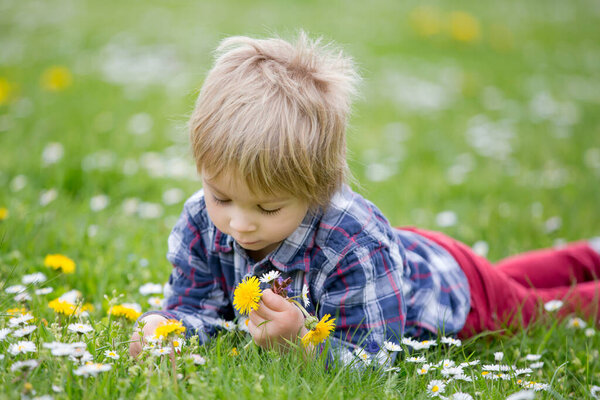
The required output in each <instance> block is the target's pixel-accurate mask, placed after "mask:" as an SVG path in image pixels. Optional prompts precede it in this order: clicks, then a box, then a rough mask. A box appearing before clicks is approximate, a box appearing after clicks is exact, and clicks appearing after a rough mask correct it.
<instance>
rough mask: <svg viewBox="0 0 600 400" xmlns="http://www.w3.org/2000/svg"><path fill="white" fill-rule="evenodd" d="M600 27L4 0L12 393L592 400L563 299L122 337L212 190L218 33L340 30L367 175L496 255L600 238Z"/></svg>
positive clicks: (394, 197) (565, 10)
mask: <svg viewBox="0 0 600 400" xmlns="http://www.w3.org/2000/svg"><path fill="white" fill-rule="evenodd" d="M599 22H600V6H599V5H598V3H597V2H594V1H591V0H588V1H584V0H577V1H573V2H561V3H559V2H550V3H549V2H543V1H540V0H532V1H528V2H517V1H515V0H507V1H504V2H497V4H494V3H491V2H489V4H486V3H482V2H475V1H463V2H458V3H447V4H446V3H443V2H426V3H423V2H416V1H410V2H391V1H383V0H376V1H373V2H358V1H349V2H344V3H342V2H336V1H333V2H300V1H274V0H260V1H253V2H250V1H233V0H225V1H221V2H192V1H174V2H160V1H156V0H150V1H147V2H138V1H133V2H115V1H111V0H108V1H105V2H93V1H89V0H81V1H74V0H49V1H45V2H41V1H17V0H5V1H3V2H1V3H0V44H1V46H0V49H1V50H0V149H1V150H0V151H1V153H0V154H1V157H0V187H1V188H2V190H0V398H2V399H4V398H6V399H36V398H43V399H50V398H52V399H78V398H83V399H95V398H111V399H112V398H123V399H130V398H143V399H182V398H252V399H254V398H269V399H296V398H302V399H304V398H306V399H315V398H317V399H320V398H322V399H342V398H352V399H354V398H361V399H362V398H377V399H381V398H405V399H427V398H436V397H439V398H447V399H453V400H466V399H502V400H504V399H510V400H516V399H594V398H596V399H600V354H599V349H600V332H599V330H598V328H599V326H598V323H597V322H595V321H592V320H588V319H582V318H581V316H579V315H573V316H569V317H567V318H565V319H558V318H555V315H556V313H557V312H558V311H559V310H560V307H561V303H560V302H550V303H547V304H546V305H545V308H546V311H547V315H546V318H544V319H543V320H540V321H539V322H537V323H536V324H534V325H533V326H531V327H529V328H528V329H526V330H522V331H516V332H505V333H503V334H502V333H500V332H490V333H487V334H484V335H480V336H478V337H475V338H472V339H469V340H466V341H462V342H461V341H459V340H457V339H456V338H452V337H439V338H432V339H431V340H425V341H416V340H412V339H410V338H404V340H402V341H401V342H400V343H391V342H390V343H387V342H386V343H385V346H384V347H382V348H381V349H380V351H379V352H378V353H377V355H376V356H372V355H371V353H368V352H365V351H356V352H355V353H354V354H353V355H352V357H351V358H349V359H344V360H341V362H339V363H331V362H330V360H328V359H327V357H326V356H325V354H326V353H320V354H316V355H312V356H310V357H306V353H305V352H304V351H303V349H302V343H301V342H302V341H304V342H305V343H312V344H314V345H315V346H316V345H319V344H320V343H321V341H322V340H326V338H327V336H328V335H329V334H330V330H331V328H332V326H333V325H332V324H333V319H334V318H335V316H329V318H331V319H329V320H328V318H323V319H322V320H321V321H319V320H317V319H316V318H314V320H313V321H312V325H311V328H310V329H311V330H310V331H309V335H307V336H306V337H305V338H303V339H302V341H299V343H298V346H297V349H296V348H293V349H292V350H291V351H290V352H289V353H287V354H284V355H282V354H279V353H277V352H274V351H264V350H261V349H259V348H258V347H257V346H255V345H253V344H252V343H251V340H250V336H249V334H248V333H247V328H246V326H245V323H244V321H243V320H242V321H225V320H223V321H221V325H222V331H221V333H220V334H219V335H218V336H217V337H215V338H214V339H213V341H211V342H210V343H209V344H207V345H203V346H199V345H198V344H197V342H196V341H195V340H194V337H192V338H187V339H186V338H185V336H184V332H183V330H182V328H183V327H181V326H180V325H178V324H177V322H175V321H171V322H169V324H167V325H164V326H162V327H161V329H160V330H159V332H157V337H155V338H154V339H152V340H150V341H149V342H148V343H147V344H146V346H145V347H144V350H143V352H142V354H141V355H140V357H139V358H138V359H137V360H134V359H132V358H131V357H130V356H129V354H128V348H129V340H130V337H131V334H132V332H133V326H134V322H135V320H136V319H137V318H138V317H139V316H140V315H141V314H142V313H143V312H146V311H149V310H153V309H159V308H160V307H161V306H162V303H163V294H162V293H163V284H164V282H165V281H166V280H167V278H168V276H169V273H170V271H171V265H169V263H168V262H167V260H166V258H165V254H166V249H167V237H168V235H169V232H170V230H171V228H172V227H173V225H174V223H175V221H176V219H177V217H178V215H179V213H180V212H181V209H182V206H183V202H184V201H185V199H186V198H187V197H188V196H190V195H191V194H192V193H194V192H195V191H196V190H198V189H199V188H200V181H199V179H198V177H197V176H196V171H195V168H194V163H193V161H192V159H191V156H190V151H189V147H188V142H187V140H188V138H187V131H186V122H187V117H188V115H189V113H190V112H191V110H192V107H193V104H194V100H195V97H196V96H197V93H198V89H199V88H200V86H201V84H202V80H203V77H204V76H205V74H206V72H207V70H208V69H209V68H210V65H211V62H212V51H213V50H214V48H215V47H216V46H217V44H218V43H219V41H220V40H221V39H222V38H224V37H227V36H230V35H238V34H243V35H249V36H260V37H267V36H271V35H273V34H275V33H277V34H280V35H281V36H283V37H286V38H290V37H293V36H294V32H296V31H297V30H299V29H304V30H306V31H307V32H308V33H309V34H310V35H311V36H323V37H324V39H325V40H326V41H329V40H331V41H334V42H336V43H337V45H338V46H339V47H341V48H342V49H343V50H344V51H345V52H346V53H348V54H350V55H351V56H353V57H354V59H355V61H356V63H357V66H358V68H359V71H360V74H361V76H362V77H363V81H362V83H361V87H360V91H361V96H360V97H359V98H358V99H357V101H356V103H355V105H354V111H353V115H352V118H351V121H350V127H349V131H348V145H349V163H350V168H351V170H352V172H353V175H354V176H355V178H356V183H354V184H353V186H354V189H355V190H357V191H359V192H360V193H362V194H364V195H365V196H366V197H367V198H369V199H370V200H372V201H373V202H374V203H375V204H376V205H377V206H379V207H380V208H381V210H382V211H383V212H384V213H385V215H386V216H387V217H388V219H389V220H390V221H391V222H392V224H394V225H397V226H401V225H415V226H419V227H423V228H427V229H434V230H440V231H443V232H445V233H447V234H448V235H451V236H453V237H455V238H457V239H458V240H461V241H462V242H464V243H466V244H468V245H470V246H472V247H473V249H474V250H475V251H476V252H477V253H479V254H481V255H483V256H486V257H488V258H489V259H490V260H493V261H496V260H500V259H502V258H504V257H507V256H510V255H511V254H514V253H516V252H521V251H526V250H529V249H535V248H542V247H551V246H556V247H559V246H563V245H564V244H565V243H567V242H571V241H575V240H580V239H586V238H591V237H594V236H600V206H599V205H600V31H599V30H598V26H599V25H600V24H599ZM257 278H260V279H261V281H262V282H263V283H264V282H271V281H273V280H275V279H277V278H279V276H278V275H277V274H276V273H273V274H272V275H270V276H266V277H257ZM255 280H256V279H255ZM246 283H247V285H246V286H242V288H241V290H240V297H239V298H238V300H239V302H238V303H236V307H238V308H239V309H243V310H244V312H249V311H250V310H252V309H253V308H255V307H256V303H255V302H257V301H258V299H260V289H258V287H259V286H258V281H256V282H254V281H252V282H246ZM254 283H256V285H255V284H254ZM599 296H600V294H599ZM301 300H305V299H298V301H299V303H298V304H299V305H300V304H301V303H302V301H301ZM326 343H327V342H326V341H325V347H326V348H327V344H326Z"/></svg>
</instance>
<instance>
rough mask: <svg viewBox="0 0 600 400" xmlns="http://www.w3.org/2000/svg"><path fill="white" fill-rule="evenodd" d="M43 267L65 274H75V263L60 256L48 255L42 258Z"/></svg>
mask: <svg viewBox="0 0 600 400" xmlns="http://www.w3.org/2000/svg"><path fill="white" fill-rule="evenodd" d="M44 265H45V266H46V267H49V268H52V269H54V270H59V269H60V270H61V271H62V272H64V273H65V274H72V273H73V272H75V261H73V260H71V259H70V258H69V257H67V256H64V255H62V254H48V255H47V256H46V257H45V258H44Z"/></svg>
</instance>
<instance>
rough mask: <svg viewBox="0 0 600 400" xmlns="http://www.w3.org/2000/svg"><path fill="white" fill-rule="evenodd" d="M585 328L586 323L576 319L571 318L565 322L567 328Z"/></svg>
mask: <svg viewBox="0 0 600 400" xmlns="http://www.w3.org/2000/svg"><path fill="white" fill-rule="evenodd" d="M586 326H587V323H586V322H585V321H584V320H582V319H581V318H578V317H573V318H571V319H569V321H568V322H567V328H576V329H583V328H585V327H586Z"/></svg>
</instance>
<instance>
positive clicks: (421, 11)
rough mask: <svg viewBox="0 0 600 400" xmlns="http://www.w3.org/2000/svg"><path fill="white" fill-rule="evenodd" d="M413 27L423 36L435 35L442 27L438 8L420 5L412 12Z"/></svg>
mask: <svg viewBox="0 0 600 400" xmlns="http://www.w3.org/2000/svg"><path fill="white" fill-rule="evenodd" d="M410 20H411V24H412V27H413V29H414V30H415V31H416V32H417V33H418V34H419V35H421V36H433V35H435V34H436V33H439V32H440V30H441V27H442V23H441V18H440V12H439V11H438V9H437V8H434V7H429V6H420V7H417V8H415V9H414V10H412V11H411V13H410Z"/></svg>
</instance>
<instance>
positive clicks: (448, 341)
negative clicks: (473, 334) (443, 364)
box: [440, 336, 462, 347]
mask: <svg viewBox="0 0 600 400" xmlns="http://www.w3.org/2000/svg"><path fill="white" fill-rule="evenodd" d="M440 342H442V343H444V344H449V345H451V346H457V347H459V346H461V345H462V342H461V341H460V339H455V338H451V337H446V336H442V337H441V338H440Z"/></svg>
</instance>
